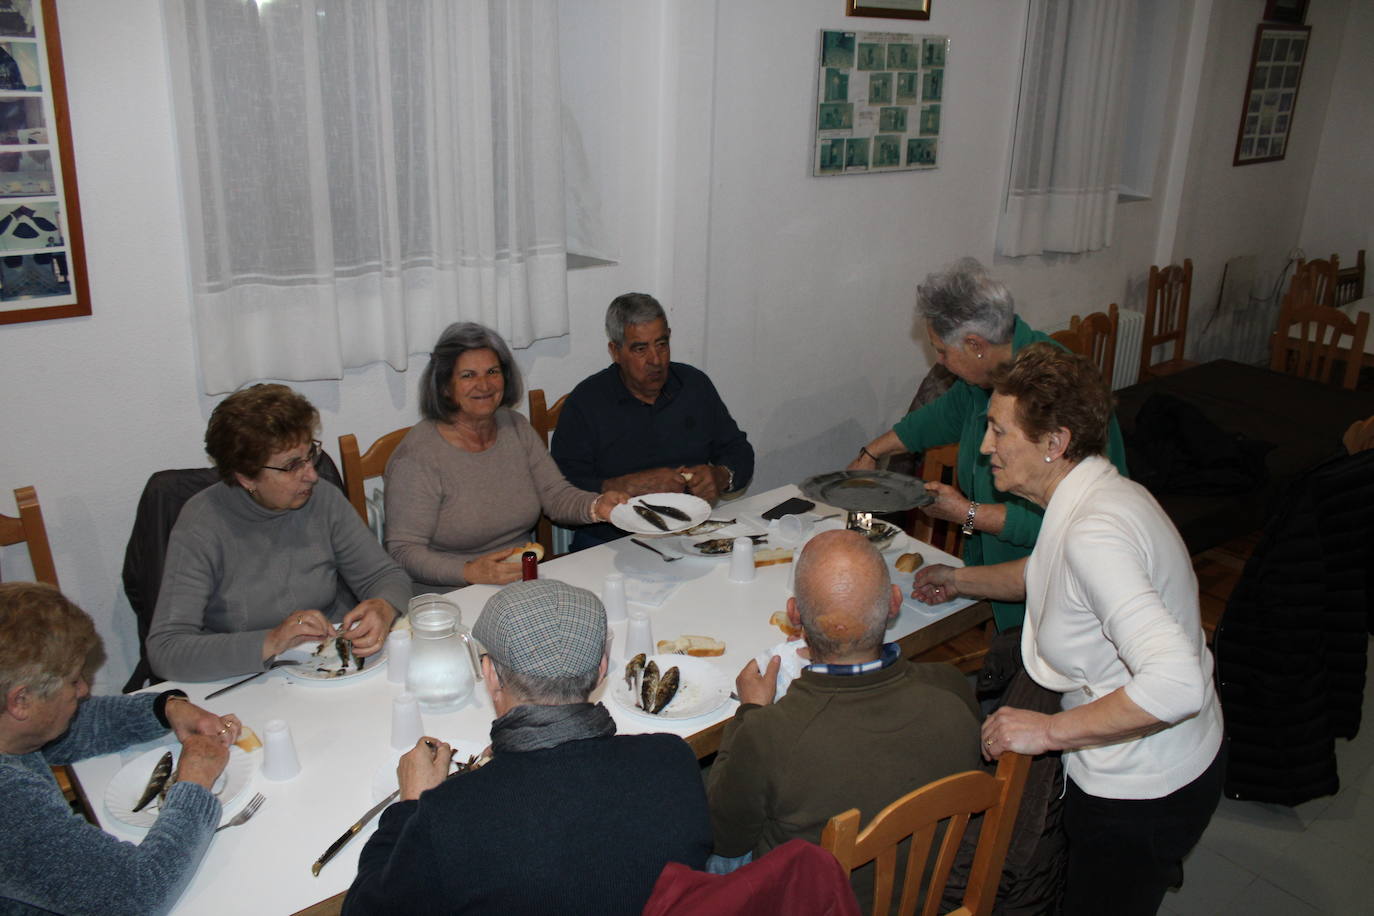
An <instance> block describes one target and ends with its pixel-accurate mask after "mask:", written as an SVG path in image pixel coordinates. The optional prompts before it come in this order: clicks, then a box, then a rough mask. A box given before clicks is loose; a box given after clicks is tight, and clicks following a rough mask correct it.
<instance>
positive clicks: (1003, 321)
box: [916, 258, 1016, 347]
mask: <svg viewBox="0 0 1374 916" xmlns="http://www.w3.org/2000/svg"><path fill="white" fill-rule="evenodd" d="M916 309H917V311H918V313H919V314H920V316H921V317H922V318H924V319H925V320H926V323H927V324H929V325H930V330H931V332H932V333H934V335H935V336H936V337H938V338H940V339H941V340H943V341H944V342H945V343H946V344H949V345H952V346H959V347H962V346H963V341H962V338H963V337H964V335H966V334H977V335H978V336H979V337H982V338H983V339H984V340H986V341H987V342H988V343H990V344H1004V343H1007V342H1009V341H1010V340H1011V335H1012V330H1013V329H1014V328H1015V326H1016V302H1015V301H1014V300H1013V299H1012V297H1011V291H1010V290H1008V289H1007V288H1006V286H1005V285H1003V284H1002V282H1001V281H999V280H994V279H993V278H992V277H991V276H990V275H989V274H988V271H987V268H985V267H984V266H983V265H982V264H980V263H978V260H977V259H976V258H962V259H960V260H959V261H956V262H955V263H954V264H951V265H950V266H949V267H946V268H945V269H944V270H942V271H940V272H938V273H933V274H929V275H927V276H926V281H925V282H924V283H922V284H921V285H920V286H918V287H916Z"/></svg>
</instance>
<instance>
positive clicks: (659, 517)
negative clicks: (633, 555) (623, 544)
mask: <svg viewBox="0 0 1374 916" xmlns="http://www.w3.org/2000/svg"><path fill="white" fill-rule="evenodd" d="M710 514H711V506H710V504H709V503H707V502H706V500H704V499H700V498H698V497H696V496H693V495H692V494H690V493H648V494H646V495H644V496H636V497H633V498H632V499H631V500H630V501H629V502H627V503H622V504H620V505H619V506H616V507H615V508H614V509H612V510H611V524H613V525H615V526H616V527H617V528H619V529H620V530H622V531H628V532H630V533H631V534H647V535H650V536H652V535H662V534H677V533H678V532H681V531H686V530H687V529H688V528H695V527H696V526H697V525H700V524H701V523H702V522H704V521H706V519H707V518H708V517H709V516H710Z"/></svg>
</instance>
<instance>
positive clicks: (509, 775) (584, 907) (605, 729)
mask: <svg viewBox="0 0 1374 916" xmlns="http://www.w3.org/2000/svg"><path fill="white" fill-rule="evenodd" d="M473 636H475V637H476V638H477V640H478V642H480V643H481V644H482V646H483V647H484V649H485V650H486V654H485V655H483V657H482V678H483V681H484V682H485V684H486V687H487V691H488V692H489V693H490V694H491V699H492V705H493V706H494V707H495V709H496V714H497V719H496V721H494V722H493V723H492V725H491V753H492V759H491V762H490V763H488V764H487V765H486V766H484V767H482V768H481V769H479V770H476V771H475V772H469V773H464V774H462V775H460V776H456V777H455V778H453V779H446V778H445V777H446V775H447V774H448V771H449V762H450V759H451V757H452V755H453V751H452V749H451V748H450V747H449V746H448V745H447V744H445V743H443V742H440V741H436V740H435V739H432V738H423V739H421V740H420V742H419V743H417V744H416V746H415V748H414V750H412V751H409V752H407V753H406V755H405V756H404V757H402V758H401V763H400V765H399V766H398V767H397V775H398V777H399V780H400V786H401V796H400V797H401V800H400V801H399V802H397V803H396V804H394V805H392V806H391V807H390V808H388V809H387V810H386V812H385V813H384V814H383V815H382V819H381V823H380V824H379V825H378V828H377V832H376V834H374V835H373V837H372V839H371V840H369V841H368V843H367V846H366V847H364V849H363V851H362V855H361V856H360V857H359V860H358V877H357V879H356V880H355V881H354V882H353V887H352V888H351V889H350V890H349V892H348V898H347V900H345V902H344V913H345V914H356V913H383V912H385V913H428V912H448V913H467V912H491V913H541V914H542V913H553V912H557V913H607V914H610V913H627V914H630V913H636V914H637V913H639V912H640V911H641V910H642V909H643V908H644V903H645V901H646V900H648V898H649V894H650V892H651V891H652V890H653V886H654V882H655V881H656V880H657V879H658V875H659V872H660V871H662V870H663V866H664V865H666V864H667V863H668V862H682V863H684V864H686V865H688V866H690V867H692V868H701V867H702V865H704V864H705V862H706V856H707V855H708V854H709V853H710V851H711V821H710V817H709V815H708V813H707V809H706V793H705V790H704V788H703V787H702V781H701V775H700V770H699V769H698V766H697V761H696V756H695V755H694V754H693V753H692V750H691V748H689V747H688V746H687V744H686V742H684V741H683V740H682V739H681V738H678V737H677V736H676V735H666V734H655V735H616V734H615V723H614V722H613V721H612V719H611V716H610V713H609V712H607V711H606V708H605V707H604V706H602V705H601V704H600V703H597V704H592V703H589V702H587V697H588V696H589V695H590V694H591V692H592V691H593V690H594V689H595V688H596V686H597V685H598V684H600V683H601V681H602V679H604V678H605V675H606V612H605V609H604V608H602V606H601V602H600V601H599V600H598V599H597V597H596V596H595V595H593V594H592V593H591V592H589V591H587V590H585V589H581V588H574V587H573V586H571V585H566V584H565V583H562V582H559V581H557V580H554V579H537V580H534V581H530V582H517V583H515V584H514V585H509V586H507V587H506V588H504V589H502V590H501V591H499V592H497V593H496V594H495V595H493V596H492V597H491V599H490V600H489V601H488V602H487V605H486V607H485V608H484V609H483V610H482V615H481V616H480V617H479V618H478V619H477V624H476V626H474V627H473ZM429 742H432V746H431V744H430V743H429Z"/></svg>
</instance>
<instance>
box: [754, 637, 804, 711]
mask: <svg viewBox="0 0 1374 916" xmlns="http://www.w3.org/2000/svg"><path fill="white" fill-rule="evenodd" d="M805 647H806V640H804V639H789V640H786V641H784V642H780V643H778V644H777V645H776V646H774V647H773V648H771V649H765V650H764V651H763V652H760V653H759V654H758V656H757V657H755V659H754V662H755V663H756V664H757V665H758V666H759V670H760V671H765V670H767V668H768V663H769V662H770V661H772V660H773V656H774V655H776V656H778V657H779V658H781V659H782V664H781V665H779V666H778V692H777V694H775V695H774V699H775V700H776V699H779V698H780V697H782V695H783V694H785V693H787V688H788V687H789V686H790V685H791V684H792V681H794V680H795V679H796V678H797V677H798V676H799V675H800V674H801V673H802V669H803V668H805V667H806V666H807V665H809V664H811V661H810V660H809V659H805V658H802V657H801V656H800V655H798V654H797V650H798V649H803V648H805Z"/></svg>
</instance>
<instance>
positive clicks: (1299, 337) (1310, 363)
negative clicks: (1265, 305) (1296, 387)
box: [1269, 272, 1369, 391]
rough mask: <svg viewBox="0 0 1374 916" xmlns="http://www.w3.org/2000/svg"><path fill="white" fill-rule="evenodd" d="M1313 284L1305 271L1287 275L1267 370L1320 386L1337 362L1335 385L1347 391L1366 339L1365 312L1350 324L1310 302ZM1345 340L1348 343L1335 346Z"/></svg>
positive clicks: (1354, 381)
mask: <svg viewBox="0 0 1374 916" xmlns="http://www.w3.org/2000/svg"><path fill="white" fill-rule="evenodd" d="M1316 282H1317V276H1316V275H1315V274H1312V273H1310V272H1308V273H1298V274H1294V275H1293V282H1292V284H1290V286H1289V287H1288V293H1287V295H1285V296H1284V298H1283V304H1282V305H1281V306H1280V308H1279V323H1278V327H1277V329H1276V330H1275V331H1274V336H1273V340H1272V345H1271V352H1270V357H1269V368H1271V369H1274V370H1276V371H1278V372H1286V373H1288V374H1290V375H1296V376H1298V377H1300V378H1307V379H1313V380H1315V381H1318V382H1322V383H1323V384H1325V383H1327V382H1330V381H1331V373H1332V371H1333V368H1334V366H1335V364H1336V363H1338V362H1342V363H1344V364H1345V369H1344V372H1343V373H1342V376H1341V386H1342V387H1343V388H1348V389H1351V390H1352V391H1353V390H1354V388H1355V386H1356V385H1357V384H1358V383H1359V380H1360V367H1361V365H1362V364H1363V361H1364V355H1365V354H1364V346H1365V341H1366V340H1367V339H1368V338H1369V313H1368V312H1361V313H1360V314H1359V317H1358V318H1357V319H1355V320H1353V321H1352V320H1351V319H1350V318H1349V317H1347V316H1346V315H1345V314H1344V313H1343V312H1341V311H1340V310H1339V309H1334V308H1331V307H1329V306H1324V305H1315V304H1313V301H1314V297H1315V295H1316ZM1347 335H1348V337H1347ZM1346 339H1348V340H1349V343H1348V345H1347V346H1341V342H1342V340H1346Z"/></svg>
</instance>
